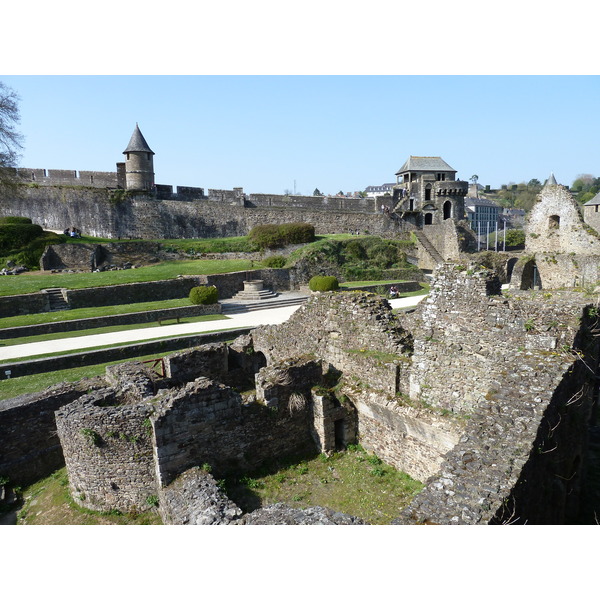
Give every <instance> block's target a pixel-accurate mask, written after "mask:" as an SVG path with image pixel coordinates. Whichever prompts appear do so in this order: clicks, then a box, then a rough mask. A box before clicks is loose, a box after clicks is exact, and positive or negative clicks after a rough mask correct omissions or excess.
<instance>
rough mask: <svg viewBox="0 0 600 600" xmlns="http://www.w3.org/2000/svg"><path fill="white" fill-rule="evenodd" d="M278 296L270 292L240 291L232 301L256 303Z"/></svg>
mask: <svg viewBox="0 0 600 600" xmlns="http://www.w3.org/2000/svg"><path fill="white" fill-rule="evenodd" d="M278 295H279V294H277V293H276V292H273V291H272V290H242V291H241V292H238V293H237V294H236V295H235V296H234V297H233V298H232V300H235V301H236V302H257V301H259V300H268V299H269V298H277V296H278Z"/></svg>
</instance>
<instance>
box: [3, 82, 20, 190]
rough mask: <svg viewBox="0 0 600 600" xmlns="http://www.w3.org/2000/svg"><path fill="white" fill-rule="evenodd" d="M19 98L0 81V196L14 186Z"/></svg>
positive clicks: (18, 135) (18, 136) (17, 153)
mask: <svg viewBox="0 0 600 600" xmlns="http://www.w3.org/2000/svg"><path fill="white" fill-rule="evenodd" d="M18 102H19V97H18V96H17V94H16V93H15V92H14V91H13V90H12V89H11V88H9V87H8V86H7V85H5V84H4V83H2V82H1V81H0V196H1V195H2V193H3V192H6V191H8V190H9V189H12V188H13V187H14V185H15V167H16V166H17V161H18V159H19V151H20V150H21V148H22V147H23V136H22V135H21V134H20V133H19V132H18V131H17V129H16V126H17V124H18V123H19V121H20V115H19V104H18Z"/></svg>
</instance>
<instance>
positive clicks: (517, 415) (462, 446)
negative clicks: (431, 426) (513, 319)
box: [398, 352, 593, 525]
mask: <svg viewBox="0 0 600 600" xmlns="http://www.w3.org/2000/svg"><path fill="white" fill-rule="evenodd" d="M538 358H539V356H536V354H535V353H533V352H531V353H529V354H528V355H527V356H526V357H525V359H524V361H523V362H524V365H523V369H522V370H521V372H520V373H514V374H513V377H511V379H510V380H508V381H507V382H506V384H505V385H504V387H503V388H502V389H500V390H498V391H496V392H495V393H494V394H493V395H490V396H488V398H487V400H486V401H485V402H483V403H482V404H480V406H479V407H478V410H477V411H476V412H475V413H473V414H472V415H471V417H470V418H469V419H468V420H467V421H466V422H465V429H464V431H463V432H462V435H461V438H460V442H459V443H458V444H457V445H456V446H455V447H454V448H453V449H452V450H451V451H450V452H449V453H448V454H446V455H445V457H444V460H443V462H442V464H441V466H440V470H439V473H438V474H437V476H434V477H432V478H431V479H430V480H429V481H428V482H427V487H426V489H425V490H424V491H423V492H421V493H420V494H419V495H418V496H417V497H416V498H415V499H414V501H413V502H412V503H411V505H410V506H409V507H408V508H407V509H406V510H405V511H404V512H403V515H402V517H401V518H400V519H399V520H398V522H399V523H402V524H404V523H430V524H431V523H433V524H442V525H463V524H468V525H473V524H488V523H490V524H498V523H505V524H563V523H571V524H572V523H574V522H577V515H578V509H579V506H578V504H579V501H580V495H579V492H580V486H581V481H582V478H583V476H584V474H585V449H586V444H587V428H588V426H589V423H590V414H591V410H592V406H593V398H592V394H590V393H588V392H585V393H584V394H582V395H581V396H580V395H579V391H580V390H582V389H583V387H588V386H589V384H590V383H591V381H590V380H591V379H593V377H590V375H589V371H588V369H587V368H586V367H584V366H583V364H582V363H579V364H578V365H573V363H574V357H573V356H570V357H569V356H563V357H562V358H559V359H557V358H554V359H553V360H548V359H547V358H546V359H545V360H544V363H545V364H539V362H538V361H537V359H538ZM585 371H587V373H585ZM534 373H535V375H534ZM586 380H587V381H586ZM532 381H534V383H533V385H532ZM554 390H556V391H554Z"/></svg>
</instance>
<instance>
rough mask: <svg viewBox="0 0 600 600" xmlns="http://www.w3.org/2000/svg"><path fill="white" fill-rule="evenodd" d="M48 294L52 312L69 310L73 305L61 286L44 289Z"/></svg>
mask: <svg viewBox="0 0 600 600" xmlns="http://www.w3.org/2000/svg"><path fill="white" fill-rule="evenodd" d="M44 292H46V294H48V304H49V306H50V312H57V311H59V310H69V309H70V308H71V307H70V306H69V303H68V302H66V301H65V299H64V297H63V295H62V290H61V289H60V288H49V289H47V290H44Z"/></svg>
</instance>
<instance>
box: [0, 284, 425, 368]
mask: <svg viewBox="0 0 600 600" xmlns="http://www.w3.org/2000/svg"><path fill="white" fill-rule="evenodd" d="M282 295H283V294H282ZM423 298H425V296H413V297H409V298H398V299H396V300H390V305H391V306H392V308H406V307H410V306H416V305H417V304H418V303H419V302H420V301H421V300H422V299H423ZM298 308H300V305H295V306H284V307H281V308H271V309H265V310H254V311H249V312H245V313H238V314H232V315H228V318H227V319H226V320H222V321H203V322H199V323H180V324H178V325H163V326H162V327H151V328H145V329H132V330H130V331H117V332H114V333H101V334H97V335H86V336H81V337H72V338H63V339H60V340H51V341H47V342H31V343H29V344H19V345H17V346H7V347H6V348H2V347H0V361H2V360H9V359H13V358H22V357H23V358H24V357H27V356H37V355H42V354H50V353H53V352H71V351H76V350H82V349H85V348H97V347H99V346H109V345H112V344H128V343H131V344H133V343H135V342H141V341H146V340H151V339H156V338H162V337H176V336H178V335H187V334H192V333H207V332H210V331H216V330H223V329H241V328H243V327H256V326H258V325H278V324H279V323H284V322H285V321H287V320H288V319H289V318H290V316H291V315H292V314H293V313H294V312H295V311H296V310H298Z"/></svg>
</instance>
